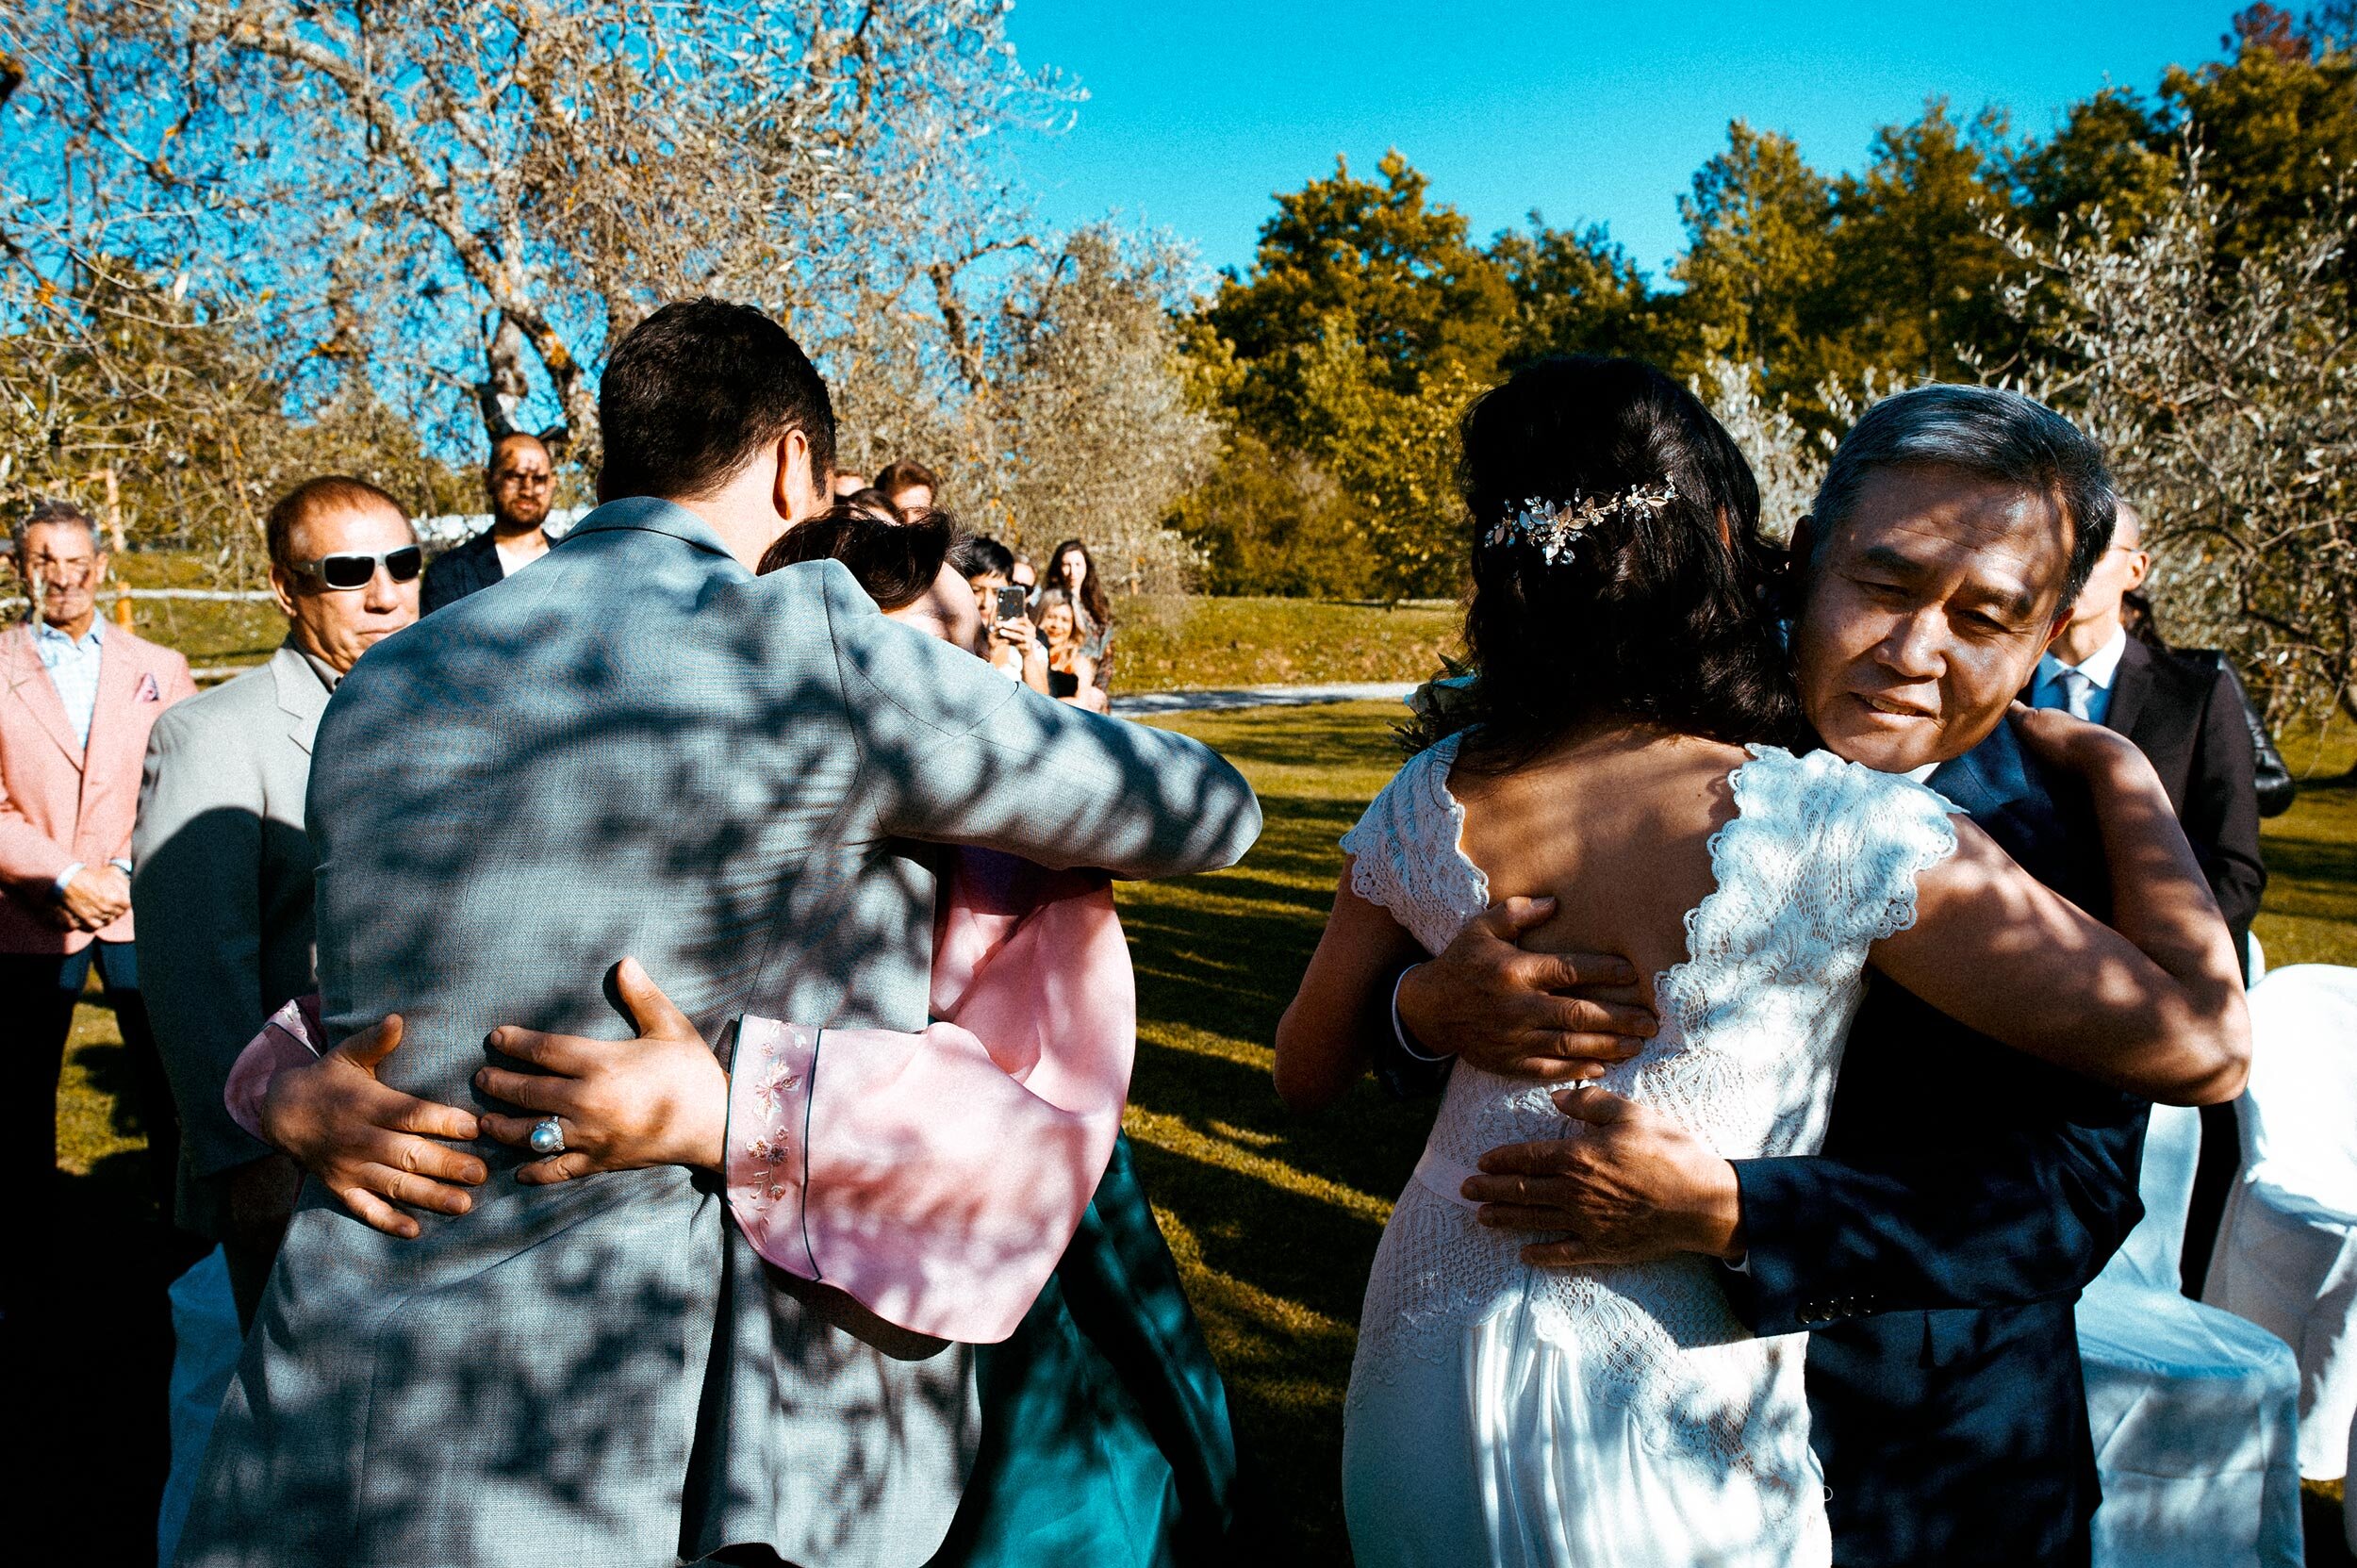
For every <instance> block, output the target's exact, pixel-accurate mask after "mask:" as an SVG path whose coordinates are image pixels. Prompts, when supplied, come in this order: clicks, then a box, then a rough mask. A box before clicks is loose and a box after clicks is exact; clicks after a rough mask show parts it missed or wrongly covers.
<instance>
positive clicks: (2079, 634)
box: [2021, 503, 2267, 1298]
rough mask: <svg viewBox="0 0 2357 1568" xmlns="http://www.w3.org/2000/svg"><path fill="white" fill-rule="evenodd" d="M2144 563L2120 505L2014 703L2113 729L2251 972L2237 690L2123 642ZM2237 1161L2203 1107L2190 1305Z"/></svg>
mask: <svg viewBox="0 0 2357 1568" xmlns="http://www.w3.org/2000/svg"><path fill="white" fill-rule="evenodd" d="M2151 565H2152V557H2151V555H2150V554H2148V553H2146V552H2145V549H2144V523H2143V520H2142V519H2140V518H2139V517H2137V516H2136V513H2135V509H2134V507H2132V506H2129V505H2127V504H2125V503H2122V504H2121V505H2120V507H2119V509H2118V523H2117V525H2116V526H2115V529H2114V532H2113V535H2112V544H2111V548H2110V549H2109V550H2108V551H2106V552H2104V554H2103V558H2102V560H2101V561H2099V562H2097V563H2096V567H2095V570H2094V573H2093V574H2092V575H2091V576H2089V577H2088V579H2087V586H2085V588H2084V589H2082V590H2081V591H2080V594H2079V598H2078V602H2076V603H2074V604H2073V605H2072V606H2071V609H2070V624H2069V625H2068V626H2065V627H2064V628H2063V631H2062V635H2060V636H2058V637H2056V638H2055V639H2054V646H2053V647H2052V648H2050V649H2048V650H2047V652H2046V655H2045V657H2043V658H2041V659H2039V660H2038V665H2037V674H2036V676H2034V677H2033V678H2032V679H2031V681H2030V685H2029V686H2028V687H2027V688H2026V689H2025V690H2024V691H2023V692H2022V694H2021V699H2022V701H2025V702H2028V703H2029V704H2030V705H2031V706H2033V707H2039V708H2063V709H2067V710H2068V711H2069V712H2071V713H2074V714H2076V715H2077V716H2078V717H2080V718H2085V719H2091V720H2093V721H2094V722H2095V723H2098V724H2101V725H2102V726H2103V727H2104V728H2105V729H2108V730H2115V731H2118V733H2119V734H2123V735H2126V736H2127V737H2128V738H2129V739H2130V740H2132V741H2134V742H2135V746H2136V750H2137V751H2142V752H2143V753H2144V754H2145V755H2146V756H2147V757H2148V758H2150V759H2151V763H2152V770H2153V771H2154V772H2156V773H2158V774H2159V775H2160V776H2161V786H2162V787H2163V788H2164V789H2167V791H2168V800H2169V803H2170V804H2171V805H2173V806H2175V807H2176V808H2177V820H2178V821H2179V822H2181V823H2183V824H2184V829H2185V837H2186V839H2187V840H2188V841H2189V842H2190V843H2191V844H2192V845H2193V850H2194V853H2195V854H2197V855H2199V856H2200V857H2201V869H2202V870H2203V871H2204V872H2205V873H2207V875H2208V877H2209V879H2210V891H2211V892H2212V893H2213V894H2215V895H2217V907H2218V912H2219V913H2220V914H2222V915H2224V916H2226V925H2227V929H2228V930H2230V931H2232V932H2233V933H2234V949H2235V951H2236V952H2238V953H2240V954H2241V955H2242V957H2243V965H2244V972H2245V973H2246V974H2248V973H2249V969H2250V940H2249V939H2250V920H2251V916H2254V915H2256V914H2258V913H2259V900H2260V896H2261V895H2262V894H2264V893H2265V892H2266V885H2267V874H2266V867H2265V866H2264V865H2262V864H2261V863H2260V859H2259V797H2258V789H2257V785H2256V783H2255V768H2256V765H2257V761H2258V752H2257V750H2256V747H2255V745H2254V743H2253V739H2252V735H2251V730H2250V719H2249V718H2248V716H2247V713H2246V709H2245V705H2244V701H2243V694H2242V687H2241V685H2239V684H2237V682H2236V681H2235V679H2234V674H2233V669H2232V668H2231V667H2229V666H2228V665H2227V663H2226V661H2225V660H2224V659H2223V658H2222V657H2220V656H2219V655H2217V654H2215V653H2211V654H2193V653H2174V652H2169V651H2168V650H2167V649H2165V648H2159V647H2155V646H2153V645H2152V644H2151V643H2150V642H2147V641H2145V640H2143V639H2141V638H2138V637H2134V636H2131V635H2128V628H2127V625H2126V621H2125V619H2124V617H2123V614H2122V610H2123V605H2124V602H2125V600H2126V598H2127V596H2128V595H2129V594H2131V593H2134V591H2135V590H2136V589H2137V588H2138V587H2139V586H2142V584H2143V582H2144V578H2145V574H2146V573H2147V572H2148V571H2150V570H2151ZM2241 1160H2242V1140H2241V1134H2240V1132H2239V1131H2237V1129H2236V1127H2235V1123H2234V1108H2233V1106H2232V1105H2209V1106H2204V1107H2202V1111H2201V1157H2200V1165H2199V1167H2198V1169H2197V1170H2196V1172H2195V1176H2194V1185H2193V1202H2192V1205H2191V1207H2190V1209H2189V1210H2188V1212H2187V1213H2186V1216H2185V1246H2184V1256H2183V1260H2182V1263H2181V1265H2180V1266H2181V1270H2182V1282H2183V1284H2184V1292H2185V1294H2186V1295H2187V1296H2195V1297H2197V1298H2198V1297H2199V1296H2200V1294H2201V1282H2202V1279H2203V1277H2204V1276H2206V1275H2207V1274H2208V1272H2209V1267H2210V1250H2211V1247H2212V1246H2213V1245H2214V1244H2215V1243H2216V1242H2217V1226H2218V1218H2219V1216H2220V1215H2221V1214H2222V1213H2224V1212H2225V1208H2226V1194H2227V1190H2228V1189H2229V1188H2230V1187H2232V1186H2233V1180H2234V1172H2235V1170H2236V1169H2237V1167H2238V1166H2239V1165H2240V1164H2241Z"/></svg>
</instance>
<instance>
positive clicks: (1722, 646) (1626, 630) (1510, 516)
mask: <svg viewBox="0 0 2357 1568" xmlns="http://www.w3.org/2000/svg"><path fill="white" fill-rule="evenodd" d="M1459 487H1460V488H1461V489H1462V491H1463V493H1464V499H1465V503H1466V505H1467V506H1468V507H1469V508H1470V509H1471V512H1472V519H1471V523H1472V538H1473V581H1474V591H1473V600H1472V602H1471V604H1470V605H1469V606H1468V608H1467V610H1466V613H1465V643H1466V647H1467V648H1468V649H1469V650H1470V651H1471V652H1472V654H1473V664H1474V668H1475V671H1476V672H1477V673H1476V674H1475V680H1474V684H1473V687H1472V690H1471V692H1470V693H1469V694H1468V696H1469V699H1470V701H1467V702H1465V703H1464V704H1463V708H1464V712H1463V718H1465V719H1466V720H1468V721H1470V722H1477V723H1479V724H1480V725H1481V727H1482V728H1481V734H1480V736H1479V738H1478V741H1477V742H1476V743H1475V746H1474V747H1473V748H1472V751H1474V752H1475V758H1474V761H1475V766H1476V767H1479V766H1485V765H1487V766H1492V767H1508V766H1512V765H1513V764H1515V763H1517V762H1521V761H1525V760H1527V759H1528V758H1529V757H1530V756H1531V755H1532V754H1533V753H1535V752H1537V751H1540V750H1541V749H1542V748H1544V747H1545V746H1547V745H1548V744H1549V743H1550V742H1552V741H1554V740H1556V739H1557V738H1558V737H1559V736H1561V735H1563V734H1566V733H1568V732H1570V731H1572V730H1574V729H1576V728H1578V727H1580V726H1582V725H1584V724H1589V723H1592V722H1597V721H1600V720H1601V721H1610V720H1613V719H1629V720H1636V721H1639V722H1642V723H1647V724H1655V725H1658V726H1660V727H1661V728H1663V729H1665V730H1673V731H1677V732H1679V733H1681V734H1697V735H1706V736H1709V737H1710V738H1711V739H1713V740H1720V741H1726V742H1730V743H1736V744H1741V743H1744V742H1750V741H1768V742H1774V743H1779V744H1788V743H1792V742H1794V741H1796V740H1798V739H1799V738H1800V737H1801V736H1802V734H1803V733H1804V726H1803V720H1802V716H1801V706H1800V700H1799V697H1798V694H1797V693H1796V691H1795V689H1794V687H1793V684H1792V676H1791V670H1790V664H1789V661H1788V658H1787V656H1786V653H1785V651H1784V646H1783V641H1782V639H1781V637H1780V636H1779V635H1778V634H1777V631H1776V628H1775V625H1774V623H1773V621H1772V619H1771V614H1770V602H1769V593H1768V589H1769V586H1770V584H1771V583H1772V581H1773V578H1774V571H1775V566H1776V562H1777V560H1778V556H1777V553H1776V552H1775V551H1774V550H1773V548H1772V546H1771V545H1769V544H1768V542H1767V541H1766V540H1764V539H1762V538H1761V537H1760V536H1759V487H1758V485H1757V483H1756V482H1755V480H1754V479H1753V478H1752V470H1751V466H1750V465H1749V464H1748V463H1746V462H1745V461H1744V460H1743V454H1742V452H1741V451H1740V450H1739V448H1738V447H1737V446H1736V444H1735V440H1734V438H1733V437H1730V436H1729V435H1728V434H1727V433H1726V430H1725V429H1724V427H1722V425H1721V424H1720V423H1719V421H1717V420H1715V419H1713V418H1711V416H1710V412H1709V410H1707V409H1706V408H1705V407H1704V406H1703V405H1702V403H1701V401H1700V400H1699V399H1697V398H1696V397H1695V396H1694V394H1693V393H1691V392H1689V391H1688V390H1687V389H1686V388H1683V387H1681V386H1679V385H1678V384H1677V383H1676V382H1674V381H1673V380H1671V379H1670V378H1669V377H1668V376H1666V375H1664V374H1662V372H1661V371H1657V370H1656V369H1655V368H1654V367H1652V366H1651V365H1647V364H1644V363H1643V362H1641V361H1640V360H1635V359H1602V358H1594V357H1591V356H1588V355H1576V356H1566V357H1557V358H1549V359H1542V360H1541V361H1539V362H1538V363H1536V364H1533V365H1530V366H1528V367H1526V368H1525V369H1523V370H1521V371H1516V372H1515V373H1514V375H1513V377H1512V378H1511V379H1510V380H1508V382H1507V383H1506V384H1505V385H1504V386H1502V387H1498V388H1492V390H1491V391H1489V392H1487V393H1485V394H1484V395H1483V396H1482V398H1481V399H1480V401H1479V402H1477V403H1475V404H1474V405H1473V407H1472V408H1471V409H1470V410H1469V411H1467V413H1466V415H1465V421H1464V455H1463V458H1462V461H1461V465H1460V468H1459ZM1665 488H1673V489H1674V490H1675V495H1674V496H1673V498H1672V499H1670V500H1669V501H1668V502H1667V503H1666V504H1662V503H1659V497H1660V495H1661V492H1662V491H1663V490H1664V489H1665ZM1632 496H1634V497H1637V498H1639V502H1638V503H1637V504H1622V505H1618V506H1615V505H1613V504H1612V503H1614V502H1615V501H1616V500H1625V499H1626V498H1629V497H1632ZM1589 501H1592V502H1594V503H1597V504H1598V505H1599V506H1600V507H1602V508H1603V509H1604V510H1603V515H1602V517H1601V518H1600V519H1599V520H1595V521H1593V522H1591V523H1590V524H1589V525H1588V526H1587V527H1585V528H1584V529H1582V530H1581V531H1580V532H1579V533H1578V534H1577V535H1576V536H1575V537H1574V538H1572V539H1571V541H1570V544H1569V550H1568V553H1565V552H1558V558H1557V559H1555V560H1553V561H1550V560H1549V559H1548V558H1547V555H1546V553H1545V551H1544V549H1543V547H1542V545H1543V541H1541V540H1539V539H1534V538H1533V537H1531V536H1530V535H1529V534H1528V533H1527V532H1526V531H1524V530H1521V529H1517V528H1514V527H1512V526H1511V522H1512V520H1514V519H1515V518H1516V517H1517V516H1518V515H1519V514H1521V513H1523V512H1524V511H1525V509H1526V508H1528V507H1529V506H1531V505H1532V504H1534V503H1541V504H1543V503H1554V504H1555V505H1556V506H1558V507H1559V508H1574V507H1576V506H1577V505H1578V503H1581V502H1589ZM1502 523H1503V524H1508V527H1507V528H1505V529H1503V530H1501V527H1500V525H1501V524H1502ZM1444 727H1451V728H1453V727H1455V726H1453V725H1451V726H1444Z"/></svg>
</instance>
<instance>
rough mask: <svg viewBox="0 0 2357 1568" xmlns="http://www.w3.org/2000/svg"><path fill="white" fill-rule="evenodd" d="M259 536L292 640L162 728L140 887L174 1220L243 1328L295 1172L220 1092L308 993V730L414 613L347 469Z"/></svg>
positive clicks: (152, 766) (396, 530)
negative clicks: (171, 1106)
mask: <svg viewBox="0 0 2357 1568" xmlns="http://www.w3.org/2000/svg"><path fill="white" fill-rule="evenodd" d="M268 536H269V541H270V556H271V569H270V577H271V591H272V594H273V595H274V596H275V597H276V599H277V601H278V607H279V609H280V610H281V611H283V612H284V613H285V614H286V617H287V621H288V629H287V640H286V642H285V644H284V645H283V646H281V647H280V648H279V650H278V652H276V653H275V654H273V655H272V658H271V660H270V662H269V663H268V664H266V665H264V666H262V667H261V668H258V669H254V670H249V671H248V672H246V673H245V674H243V675H240V676H239V677H238V678H237V679H235V680H233V681H229V682H227V683H225V684H223V685H220V686H217V687H215V688H214V689H213V690H211V691H208V692H206V693H205V694H204V695H203V696H201V697H198V698H196V699H195V700H194V701H190V702H185V703H183V704H181V705H180V706H179V707H177V708H174V709H173V711H172V712H171V713H170V714H168V715H166V716H165V720H166V721H165V722H162V723H159V724H157V726H156V729H155V733H154V734H153V736H152V737H151V739H150V741H149V744H148V748H147V773H146V782H145V786H144V788H143V789H142V790H141V791H140V820H139V832H138V836H137V838H136V840H135V846H134V852H135V860H136V863H137V865H138V867H139V875H138V879H137V881H136V882H135V883H134V884H133V886H132V889H131V896H132V901H133V903H134V905H135V906H136V908H137V910H138V912H139V916H140V921H141V922H142V924H143V926H144V928H145V929H144V932H143V933H142V936H141V941H140V948H141V951H140V959H141V967H142V968H143V969H144V970H145V976H144V978H145V982H146V985H147V994H148V1006H149V1011H150V1014H151V1015H152V1017H153V1018H154V1021H155V1030H156V1038H157V1045H158V1047H159V1048H160V1049H161V1051H162V1053H163V1059H164V1065H165V1067H166V1069H167V1070H168V1071H169V1072H170V1073H171V1075H172V1081H173V1092H174V1095H175V1098H177V1099H178V1100H179V1103H180V1105H181V1108H182V1115H183V1116H184V1117H185V1118H186V1122H187V1132H186V1134H185V1136H184V1137H183V1139H182V1142H181V1157H180V1169H179V1183H178V1200H177V1206H178V1218H179V1222H180V1224H181V1225H182V1226H183V1227H184V1228H185V1229H188V1230H194V1231H196V1232H197V1233H198V1234H200V1235H205V1236H210V1237H212V1238H214V1239H216V1240H218V1241H220V1242H221V1243H222V1246H223V1252H224V1254H225V1255H226V1258H227V1261H228V1263H229V1278H230V1289H231V1294H232V1295H233V1296H235V1297H236V1299H237V1303H238V1311H239V1317H240V1319H241V1320H249V1319H250V1318H251V1316H252V1313H253V1309H254V1303H255V1301H256V1300H257V1299H259V1297H260V1294H261V1288H262V1282H263V1280H264V1279H267V1278H268V1277H269V1274H270V1265H271V1260H272V1258H273V1257H274V1256H275V1255H276V1253H277V1250H278V1241H279V1237H280V1235H281V1234H282V1233H283V1232H284V1230H285V1229H286V1224H287V1216H288V1214H289V1213H291V1212H292V1208H293V1203H294V1196H295V1189H296V1186H297V1184H298V1178H297V1173H296V1171H295V1169H294V1166H293V1164H292V1163H291V1162H289V1161H288V1160H287V1158H286V1157H285V1156H284V1155H278V1154H273V1153H272V1151H271V1150H270V1149H268V1148H267V1147H264V1146H262V1145H261V1144H259V1143H257V1142H255V1140H254V1139H252V1138H249V1137H247V1136H246V1135H245V1133H244V1132H242V1131H239V1128H238V1126H237V1124H236V1123H235V1122H233V1121H231V1120H230V1119H229V1116H228V1114H227V1113H226V1112H225V1111H223V1108H222V1088H223V1082H224V1081H225V1080H226V1078H227V1076H228V1072H229V1066H230V1064H231V1063H232V1062H234V1061H236V1060H237V1055H238V1052H239V1049H240V1048H242V1047H243V1046H244V1044H245V1042H246V1041H247V1039H249V1038H250V1037H251V1036H252V1034H253V1032H254V1020H255V1018H257V1017H266V1016H268V1015H270V1013H271V1012H272V1010H274V1009H276V1008H277V1007H278V1006H280V1005H281V1004H282V1003H284V1002H285V1001H286V1000H287V999H288V998H289V997H298V996H305V995H307V994H308V993H310V992H312V991H315V990H317V989H318V982H317V980H316V979H315V978H314V976H313V951H312V935H311V878H312V868H313V861H312V856H311V842H310V839H309V837H308V836H307V835H306V834H305V826H304V810H303V802H304V794H305V790H306V789H307V788H308V786H309V784H310V775H311V743H312V736H313V734H314V733H315V732H316V731H317V730H318V729H319V722H320V715H321V712H322V711H324V710H325V708H326V706H327V698H328V693H329V692H331V691H332V690H334V689H335V686H336V685H337V683H338V682H339V681H341V680H342V679H343V677H344V674H345V672H346V671H348V670H350V669H351V668H352V667H353V665H354V663H356V662H357V661H358V660H359V658H360V656H361V655H362V654H363V653H366V652H368V651H369V650H370V649H371V647H373V646H375V645H376V644H377V643H378V642H380V641H382V640H383V639H384V638H386V637H387V636H390V635H392V634H393V633H395V632H398V631H400V630H401V629H402V628H403V627H404V626H407V625H409V624H411V623H412V622H414V621H415V620H416V619H418V587H419V572H420V566H421V564H422V557H421V556H420V553H419V550H418V542H417V537H416V536H415V535H414V534H412V533H411V532H410V528H409V520H408V519H407V518H406V517H405V516H404V513H403V510H402V508H401V507H400V505H399V504H397V503H395V502H394V500H393V498H392V497H390V496H388V495H387V494H386V493H385V492H384V491H383V490H380V489H378V488H377V487H375V486H373V485H368V484H364V483H362V482H361V481H359V480H357V479H344V478H323V479H313V480H310V481H308V482H306V483H305V484H303V485H300V486H297V487H295V488H294V490H292V491H291V492H289V493H288V495H287V496H286V497H285V498H284V499H282V500H281V501H280V502H279V503H277V504H276V505H275V506H273V507H272V508H271V512H270V520H269V524H268Z"/></svg>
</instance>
